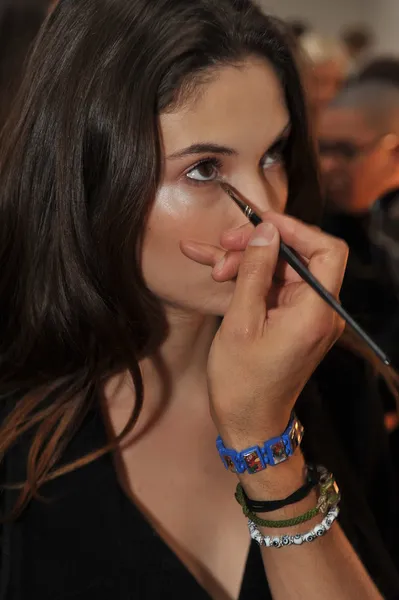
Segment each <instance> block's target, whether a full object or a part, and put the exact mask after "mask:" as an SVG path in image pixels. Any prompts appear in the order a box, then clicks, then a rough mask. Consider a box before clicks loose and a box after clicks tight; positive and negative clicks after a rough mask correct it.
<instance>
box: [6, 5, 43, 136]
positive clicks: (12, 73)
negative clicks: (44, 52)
mask: <svg viewBox="0 0 399 600" xmlns="http://www.w3.org/2000/svg"><path fill="white" fill-rule="evenodd" d="M49 1H50V0H1V2H0V129H1V128H2V127H3V125H4V123H5V121H6V119H7V116H8V114H9V111H10V108H11V106H12V104H13V102H14V100H15V96H16V94H17V92H18V88H19V86H20V84H21V79H22V76H23V71H24V65H25V61H26V58H27V56H28V55H29V52H30V49H31V47H32V45H33V43H34V39H35V37H36V35H37V34H38V32H39V29H40V26H41V24H42V23H43V21H44V19H45V17H46V14H47V9H48V6H49Z"/></svg>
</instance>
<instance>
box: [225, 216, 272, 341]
mask: <svg viewBox="0 0 399 600" xmlns="http://www.w3.org/2000/svg"><path fill="white" fill-rule="evenodd" d="M279 249H280V235H279V232H278V230H277V228H276V227H275V225H273V224H272V223H261V224H260V225H258V227H256V229H255V231H254V232H253V233H252V235H251V237H250V239H249V242H248V246H247V248H246V250H245V252H244V258H243V260H242V263H241V265H240V268H239V271H238V277H237V283H236V289H235V292H234V296H233V300H232V303H231V305H230V308H229V313H230V318H231V317H233V318H234V320H235V322H236V324H237V325H239V327H240V328H241V327H245V330H246V331H247V332H248V333H250V332H251V331H256V330H257V329H258V328H259V325H260V324H263V323H264V320H265V319H266V316H267V306H266V297H267V295H268V293H269V290H270V287H271V284H272V280H273V275H274V272H275V270H276V266H277V260H278V254H279Z"/></svg>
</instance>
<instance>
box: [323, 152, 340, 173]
mask: <svg viewBox="0 0 399 600" xmlns="http://www.w3.org/2000/svg"><path fill="white" fill-rule="evenodd" d="M319 158H320V170H321V172H322V173H323V174H326V175H328V174H329V173H332V172H333V171H335V170H336V169H337V167H338V166H339V161H338V160H337V159H336V158H335V156H333V155H332V154H322V155H320V157H319Z"/></svg>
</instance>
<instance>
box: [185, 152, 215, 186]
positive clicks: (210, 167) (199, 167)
mask: <svg viewBox="0 0 399 600" xmlns="http://www.w3.org/2000/svg"><path fill="white" fill-rule="evenodd" d="M219 168H220V161H218V159H217V158H207V159H205V160H202V161H201V162H199V163H197V164H196V165H194V167H192V168H191V169H190V170H189V171H187V173H186V177H188V179H191V180H193V181H196V182H198V183H208V182H210V181H215V180H216V179H217V178H218V177H219V170H218V169H219Z"/></svg>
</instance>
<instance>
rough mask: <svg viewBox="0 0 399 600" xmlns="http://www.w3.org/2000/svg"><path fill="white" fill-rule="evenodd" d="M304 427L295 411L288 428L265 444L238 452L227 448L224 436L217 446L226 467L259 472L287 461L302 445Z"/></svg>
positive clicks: (235, 471) (240, 471)
mask: <svg viewBox="0 0 399 600" xmlns="http://www.w3.org/2000/svg"><path fill="white" fill-rule="evenodd" d="M303 432H304V429H303V427H302V425H301V423H300V422H299V420H298V419H297V417H296V416H295V414H294V413H293V414H292V416H291V420H290V422H289V424H288V427H287V429H286V430H285V431H284V433H283V434H282V435H281V436H278V437H274V438H272V439H271V440H268V441H267V442H265V443H264V444H263V446H252V447H250V448H246V449H245V450H241V452H236V450H232V449H231V448H226V447H225V445H224V444H223V440H222V438H221V437H220V436H219V437H218V438H217V440H216V448H217V450H218V452H219V455H220V458H221V459H222V461H223V464H224V466H225V467H226V469H228V470H230V471H232V472H233V473H244V471H248V473H250V474H254V473H259V471H263V469H266V467H267V466H270V467H274V466H276V465H278V464H280V463H282V462H285V461H286V460H287V459H288V458H289V457H290V456H292V455H293V454H294V452H295V450H296V449H297V448H298V446H299V445H300V443H301V441H302V438H303Z"/></svg>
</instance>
